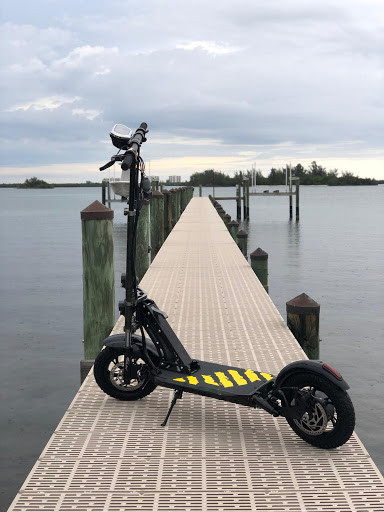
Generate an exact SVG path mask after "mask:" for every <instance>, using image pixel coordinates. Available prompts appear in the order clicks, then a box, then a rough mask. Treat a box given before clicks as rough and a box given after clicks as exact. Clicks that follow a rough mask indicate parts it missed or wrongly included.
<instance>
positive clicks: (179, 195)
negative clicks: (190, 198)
mask: <svg viewBox="0 0 384 512" xmlns="http://www.w3.org/2000/svg"><path fill="white" fill-rule="evenodd" d="M180 192H181V188H180V187H178V188H177V189H176V197H177V203H176V204H177V210H176V215H177V220H176V222H177V221H178V220H179V219H180V216H181V209H180V204H181V194H180Z"/></svg>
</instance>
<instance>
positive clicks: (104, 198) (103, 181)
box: [101, 180, 107, 205]
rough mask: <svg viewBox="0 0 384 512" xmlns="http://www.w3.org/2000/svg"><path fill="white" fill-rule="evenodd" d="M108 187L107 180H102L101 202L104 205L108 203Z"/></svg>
mask: <svg viewBox="0 0 384 512" xmlns="http://www.w3.org/2000/svg"><path fill="white" fill-rule="evenodd" d="M106 186H107V182H106V180H102V182H101V202H102V204H103V205H105V203H106V194H105V192H106Z"/></svg>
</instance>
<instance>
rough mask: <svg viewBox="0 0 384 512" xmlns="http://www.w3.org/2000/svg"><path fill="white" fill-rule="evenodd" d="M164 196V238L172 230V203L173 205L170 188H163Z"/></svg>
mask: <svg viewBox="0 0 384 512" xmlns="http://www.w3.org/2000/svg"><path fill="white" fill-rule="evenodd" d="M163 196H164V240H165V239H166V238H167V237H168V235H169V233H170V232H171V231H172V205H171V197H172V195H171V193H170V191H169V190H166V189H165V188H163Z"/></svg>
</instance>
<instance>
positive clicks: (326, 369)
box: [273, 359, 349, 391]
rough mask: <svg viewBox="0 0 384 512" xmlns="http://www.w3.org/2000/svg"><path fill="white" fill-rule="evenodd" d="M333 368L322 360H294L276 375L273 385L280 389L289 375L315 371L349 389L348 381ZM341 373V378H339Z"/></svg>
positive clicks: (341, 387)
mask: <svg viewBox="0 0 384 512" xmlns="http://www.w3.org/2000/svg"><path fill="white" fill-rule="evenodd" d="M332 370H333V368H331V367H330V366H328V365H326V364H324V363H323V362H322V361H311V360H309V359H303V360H302V361H294V362H293V363H290V364H288V365H287V366H285V367H284V368H283V369H282V370H281V371H280V372H279V374H278V376H277V377H276V380H275V382H274V385H273V389H274V390H276V389H280V388H281V387H283V386H284V382H285V381H286V379H287V378H288V377H290V376H291V375H293V374H296V373H303V372H306V373H314V374H317V375H321V376H322V377H324V378H325V379H328V380H329V381H331V382H332V383H333V384H335V386H337V387H338V388H340V389H342V390H343V391H346V390H347V389H349V385H348V384H347V382H346V381H345V380H344V379H343V378H342V377H341V375H340V374H338V372H336V373H333V372H332ZM339 375H340V378H339Z"/></svg>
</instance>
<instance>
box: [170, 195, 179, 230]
mask: <svg viewBox="0 0 384 512" xmlns="http://www.w3.org/2000/svg"><path fill="white" fill-rule="evenodd" d="M170 193H171V213H172V229H173V228H174V227H175V224H176V222H177V220H178V219H177V190H176V189H175V188H171V190H170Z"/></svg>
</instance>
